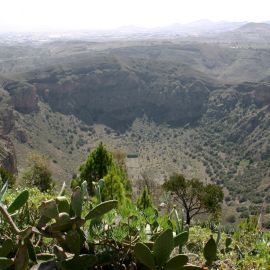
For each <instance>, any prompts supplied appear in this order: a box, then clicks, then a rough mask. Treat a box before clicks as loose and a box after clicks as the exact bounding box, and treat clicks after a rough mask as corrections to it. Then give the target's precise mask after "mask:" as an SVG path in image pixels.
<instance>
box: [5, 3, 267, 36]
mask: <svg viewBox="0 0 270 270" xmlns="http://www.w3.org/2000/svg"><path fill="white" fill-rule="evenodd" d="M0 3H1V5H0V7H1V14H0V30H18V31H28V30H30V31H31V30H48V29H49V30H60V29H70V30H73V29H74V30H76V29H91V30H92V29H113V28H118V27H121V26H138V27H158V26H165V25H170V24H173V23H189V22H192V21H197V20H201V19H208V20H212V21H222V20H225V21H255V22H260V21H265V20H270V15H269V8H270V1H269V0H256V1H255V0H185V1H182V0H0Z"/></svg>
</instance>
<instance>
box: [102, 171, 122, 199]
mask: <svg viewBox="0 0 270 270" xmlns="http://www.w3.org/2000/svg"><path fill="white" fill-rule="evenodd" d="M101 196H102V200H103V201H106V200H118V202H119V203H120V204H123V203H125V201H126V195H125V189H124V185H123V183H122V182H121V178H120V176H119V175H117V173H116V172H115V171H114V170H113V169H111V170H110V171H109V172H108V174H107V175H106V176H105V177H104V188H103V190H102V193H101Z"/></svg>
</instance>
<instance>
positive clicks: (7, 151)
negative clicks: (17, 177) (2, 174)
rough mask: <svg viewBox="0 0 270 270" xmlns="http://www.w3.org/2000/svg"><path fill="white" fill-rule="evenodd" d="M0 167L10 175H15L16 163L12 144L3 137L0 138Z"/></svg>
mask: <svg viewBox="0 0 270 270" xmlns="http://www.w3.org/2000/svg"><path fill="white" fill-rule="evenodd" d="M0 166H2V167H4V168H5V169H6V170H7V171H9V172H10V173H12V174H17V161H16V154H15V149H14V146H13V143H12V142H11V140H10V139H9V138H7V137H4V136H0Z"/></svg>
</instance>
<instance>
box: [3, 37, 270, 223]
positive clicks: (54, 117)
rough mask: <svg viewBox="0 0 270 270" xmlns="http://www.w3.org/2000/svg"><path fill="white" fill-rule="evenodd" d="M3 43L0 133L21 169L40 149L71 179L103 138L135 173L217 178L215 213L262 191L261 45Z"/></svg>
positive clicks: (262, 195) (232, 210) (266, 68)
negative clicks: (219, 194) (219, 197)
mask: <svg viewBox="0 0 270 270" xmlns="http://www.w3.org/2000/svg"><path fill="white" fill-rule="evenodd" d="M4 48H5V50H2V56H1V57H2V58H1V59H2V60H3V61H2V62H1V74H2V75H1V78H0V81H1V86H2V89H1V100H0V104H1V110H2V111H3V113H1V116H0V118H1V121H0V123H1V133H2V135H4V136H5V137H6V139H5V140H9V142H10V143H9V147H5V149H6V150H5V153H8V152H9V153H13V152H14V151H12V148H14V149H15V152H16V158H17V163H18V170H19V173H21V172H22V169H23V167H24V166H25V161H26V157H27V155H29V151H38V152H41V153H45V154H46V155H47V156H48V157H49V158H50V160H51V168H52V170H53V172H54V178H55V179H57V181H58V182H59V183H60V182H62V181H63V180H67V181H69V180H70V179H71V177H72V175H73V174H74V173H76V171H77V168H78V166H79V164H80V163H81V162H82V161H83V160H84V159H85V157H86V155H87V153H88V152H89V151H90V150H91V149H93V148H94V147H95V146H96V145H97V143H98V142H99V141H101V140H102V141H104V143H105V144H107V145H108V146H109V148H110V149H112V150H113V149H120V150H122V151H125V152H126V153H127V154H129V155H130V156H132V157H130V158H128V159H127V164H128V167H129V172H130V175H131V176H132V178H133V181H134V185H135V184H136V180H137V179H139V178H141V177H142V176H141V175H142V174H147V175H148V176H149V177H150V178H152V179H154V180H155V181H157V182H162V181H163V180H164V178H165V177H166V176H168V175H170V174H171V173H172V172H174V171H178V172H181V173H184V174H185V175H187V176H188V177H198V178H200V179H201V180H202V181H212V182H216V183H218V184H220V185H222V186H223V187H224V191H225V193H226V198H225V202H226V203H225V204H224V207H226V209H227V210H228V211H227V212H226V213H224V218H226V217H228V216H230V215H231V214H233V215H236V216H240V217H244V216H247V214H248V213H250V212H253V213H254V211H259V210H260V208H261V205H262V203H263V202H264V201H265V202H267V203H269V202H270V197H269V195H268V191H269V184H268V183H269V165H270V152H269V151H270V150H269V140H270V133H269V123H270V122H269V121H270V113H269V104H270V91H269V90H270V81H269V76H270V64H269V63H270V61H269V60H270V59H269V58H270V50H269V49H268V48H260V47H258V48H254V47H251V48H248V47H247V46H243V47H238V48H235V47H231V46H230V45H226V44H223V45H220V44H205V43H187V42H182V41H177V40H174V41H148V42H146V41H145V42H142V43H140V44H139V43H137V42H134V43H133V42H119V43H116V42H112V43H100V44H99V43H91V42H90V43H87V42H56V43H48V44H43V45H40V48H37V47H34V48H33V50H30V49H29V47H27V46H25V47H24V46H22V47H16V46H6V47H5V46H4ZM9 55H12V57H8V56H9ZM18 55H24V57H17V56H18ZM3 142H4V139H3ZM5 145H6V146H7V143H6V144H5ZM2 148H3V149H4V147H2ZM7 148H8V149H9V150H8V149H7ZM134 154H135V155H134ZM5 156H7V155H5ZM11 156H12V154H11ZM3 160H4V159H3ZM14 160H15V158H14ZM2 163H3V164H4V162H2ZM14 164H15V163H14ZM14 166H15V165H14Z"/></svg>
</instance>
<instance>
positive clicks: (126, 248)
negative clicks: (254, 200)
mask: <svg viewBox="0 0 270 270" xmlns="http://www.w3.org/2000/svg"><path fill="white" fill-rule="evenodd" d="M98 147H99V148H100V147H102V151H103V153H106V155H108V156H110V157H111V159H110V160H111V166H110V168H109V169H108V171H107V172H106V175H105V176H104V177H103V179H99V180H98V181H95V182H94V183H93V186H92V193H93V194H91V193H90V192H89V191H88V183H87V181H83V182H80V184H79V185H76V186H75V187H74V188H73V190H72V192H71V193H70V191H69V190H66V189H65V183H64V184H63V186H62V188H61V191H60V192H59V193H58V194H56V191H55V190H54V189H47V190H46V191H44V190H42V189H40V188H39V186H38V185H37V186H36V187H34V188H29V189H22V188H18V189H16V190H15V189H14V188H10V189H9V188H8V182H5V184H4V185H1V187H0V269H7V270H13V269H15V270H16V269H23V270H24V269H25V270H27V269H35V268H32V267H35V266H38V267H54V269H59V270H69V269H74V268H75V267H80V269H105V270H106V269H125V268H127V269H130V268H131V269H134V268H135V269H152V270H155V269H157V270H170V269H171V270H174V269H175V270H177V269H180V270H188V269H189V270H193V269H194V270H196V269H213V270H218V269H240V270H249V269H254V267H259V268H258V269H268V268H269V267H270V256H269V246H268V244H269V241H270V234H269V233H268V232H263V231H262V230H261V229H260V228H261V225H260V218H257V216H252V217H249V218H248V219H246V220H243V221H242V222H241V223H240V224H239V225H236V226H235V227H231V228H227V227H223V226H221V225H219V224H218V219H219V214H220V211H221V208H220V203H221V201H222V198H223V193H222V191H221V188H219V187H218V186H216V185H215V184H208V185H204V184H203V183H201V182H199V181H198V180H196V179H191V180H187V179H186V178H185V177H184V176H183V175H179V174H174V175H172V176H171V177H170V178H169V179H168V180H167V181H166V182H165V183H164V185H163V187H164V188H165V190H166V191H169V192H171V193H172V194H173V197H174V198H176V200H177V201H179V202H180V204H179V205H174V206H173V207H172V209H168V211H167V210H165V209H161V210H160V211H158V210H157V209H156V208H155V207H156V205H155V204H154V202H153V199H152V198H151V195H150V192H149V187H148V185H146V187H144V188H143V189H142V190H141V194H140V195H139V196H138V198H136V201H137V203H134V202H132V200H131V199H130V197H129V196H127V194H128V193H127V189H126V187H127V186H125V185H124V182H123V181H122V180H121V176H122V175H125V174H124V173H123V174H121V173H120V172H123V171H122V170H124V169H123V168H124V167H125V166H124V165H123V164H122V165H121V162H119V160H122V161H123V159H122V158H119V156H118V158H116V156H117V155H112V154H111V153H110V152H109V151H107V150H106V148H105V147H104V145H102V144H100V145H99V146H98ZM93 153H95V154H96V153H97V152H96V151H95V150H94V151H93ZM90 156H91V154H90ZM33 160H35V161H37V160H39V159H37V158H34V159H33ZM42 160H43V159H42ZM101 160H105V161H107V160H108V159H107V158H104V159H101ZM38 164H39V163H38ZM43 164H44V163H43ZM116 164H117V165H116ZM100 167H103V166H100ZM38 168H39V166H38ZM103 168H104V167H103ZM120 168H121V169H120ZM38 175H39V174H38ZM125 179H126V178H125ZM145 181H146V179H145ZM146 182H147V181H146ZM146 182H145V183H146ZM148 184H149V183H148ZM185 205H189V206H190V208H185ZM182 208H183V211H182ZM188 211H189V212H188ZM181 212H182V213H183V214H179V213H181ZM187 212H188V213H189V214H187ZM204 212H207V213H209V214H211V215H214V219H213V218H210V219H209V220H210V221H209V222H208V221H207V220H205V218H202V217H201V215H199V214H201V213H204ZM196 215H197V216H198V217H199V218H198V219H197V221H196V225H194V223H192V218H193V217H194V216H196ZM123 267H124V268H123ZM256 269H257V268H256Z"/></svg>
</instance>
